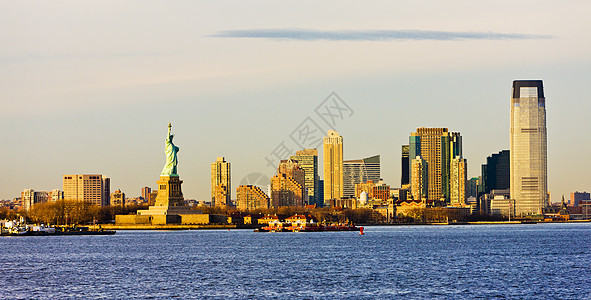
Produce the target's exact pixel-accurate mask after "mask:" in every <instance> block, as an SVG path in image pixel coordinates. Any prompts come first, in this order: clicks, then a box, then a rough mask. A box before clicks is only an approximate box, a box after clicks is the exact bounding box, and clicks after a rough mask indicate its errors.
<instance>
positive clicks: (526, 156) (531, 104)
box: [510, 80, 548, 216]
mask: <svg viewBox="0 0 591 300" xmlns="http://www.w3.org/2000/svg"><path fill="white" fill-rule="evenodd" d="M511 94H512V96H511V138H510V143H511V151H510V155H511V159H510V164H511V171H510V172H511V187H510V189H511V198H512V199H514V200H515V214H516V215H518V216H523V215H536V214H541V213H542V209H543V208H544V207H545V206H547V205H548V178H547V177H548V170H547V140H546V98H545V97H544V87H543V85H542V81H541V80H515V81H513V89H512V93H511Z"/></svg>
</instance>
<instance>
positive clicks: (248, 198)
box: [236, 185, 270, 211]
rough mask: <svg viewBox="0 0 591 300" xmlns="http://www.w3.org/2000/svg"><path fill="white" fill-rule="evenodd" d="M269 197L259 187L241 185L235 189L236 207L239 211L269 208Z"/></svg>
mask: <svg viewBox="0 0 591 300" xmlns="http://www.w3.org/2000/svg"><path fill="white" fill-rule="evenodd" d="M269 200H270V199H269V197H268V196H267V194H265V192H263V190H261V188H260V187H258V186H254V185H241V186H239V187H238V188H236V207H237V208H238V209H239V210H242V211H247V210H255V209H261V208H264V209H267V208H269Z"/></svg>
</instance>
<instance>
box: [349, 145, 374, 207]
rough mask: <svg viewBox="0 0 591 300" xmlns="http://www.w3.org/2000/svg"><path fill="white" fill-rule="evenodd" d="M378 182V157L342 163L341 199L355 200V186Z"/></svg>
mask: <svg viewBox="0 0 591 300" xmlns="http://www.w3.org/2000/svg"><path fill="white" fill-rule="evenodd" d="M379 180H380V156H379V155H375V156H372V157H367V158H363V159H355V160H346V161H343V198H356V197H357V196H358V195H356V193H355V185H356V184H358V183H364V182H368V181H373V182H378V181H379Z"/></svg>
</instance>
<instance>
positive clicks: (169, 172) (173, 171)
mask: <svg viewBox="0 0 591 300" xmlns="http://www.w3.org/2000/svg"><path fill="white" fill-rule="evenodd" d="M171 130H172V124H171V123H168V136H167V137H166V140H165V143H164V145H165V148H164V152H165V153H166V164H165V165H164V168H163V169H162V174H160V175H162V176H179V175H178V174H177V163H178V161H177V153H178V152H179V147H177V146H175V145H174V144H173V143H172V139H173V138H174V135H173V134H171Z"/></svg>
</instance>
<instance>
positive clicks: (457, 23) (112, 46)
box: [0, 0, 591, 202]
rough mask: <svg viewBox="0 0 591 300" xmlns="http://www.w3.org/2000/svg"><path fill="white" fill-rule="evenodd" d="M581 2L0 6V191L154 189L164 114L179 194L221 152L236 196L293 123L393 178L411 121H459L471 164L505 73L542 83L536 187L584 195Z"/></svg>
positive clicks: (485, 138)
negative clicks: (540, 173) (74, 183)
mask: <svg viewBox="0 0 591 300" xmlns="http://www.w3.org/2000/svg"><path fill="white" fill-rule="evenodd" d="M589 11H591V3H590V2H588V1H561V2H557V1H504V0H500V1H456V0H451V1H370V2H369V1H271V0H264V1H256V0H255V1H217V0H216V1H166V2H164V1H124V2H122V1H96V2H91V1H51V2H47V1H2V2H0V20H1V21H0V24H1V25H2V26H0V40H1V41H2V47H0V126H1V127H0V128H2V144H1V145H2V146H1V147H0V157H2V161H1V163H0V174H1V176H2V180H0V199H13V198H15V197H19V196H20V192H21V191H22V190H24V189H28V188H33V189H35V190H51V189H55V188H58V189H61V188H62V179H61V178H62V175H64V174H104V175H106V176H108V177H110V178H111V190H112V191H114V190H116V189H121V190H122V191H123V192H125V193H126V195H127V197H137V196H139V195H140V189H141V188H142V187H144V186H150V187H152V188H154V189H155V188H156V180H158V176H159V174H160V172H161V170H162V167H163V165H164V162H165V156H164V139H165V137H166V131H167V125H168V123H169V122H170V123H172V125H173V129H172V130H173V133H174V134H175V139H174V141H175V144H176V145H177V146H178V147H180V152H179V154H178V155H179V166H178V170H179V174H180V176H181V179H182V180H183V181H184V183H183V186H182V188H183V193H184V196H185V198H186V199H198V200H206V199H209V198H210V164H211V163H212V162H213V161H215V159H216V157H218V156H224V157H225V158H226V160H227V161H229V162H230V163H231V166H232V190H233V197H235V194H236V192H235V188H236V187H237V186H238V185H239V184H240V183H241V182H243V183H244V182H248V181H249V180H251V179H252V178H254V177H253V176H255V177H256V176H259V175H257V174H262V175H264V176H267V177H271V176H272V175H273V174H274V173H275V169H274V168H273V167H272V164H269V163H268V162H267V159H269V158H272V157H273V156H274V155H273V154H274V153H277V152H278V151H276V150H278V149H283V148H282V146H285V147H286V148H287V149H288V150H292V151H293V152H295V151H296V150H298V149H299V148H298V145H297V144H296V143H295V142H294V139H292V137H293V136H294V134H293V133H294V132H296V133H297V132H298V131H297V130H299V129H302V128H303V127H302V126H303V125H314V126H316V127H314V128H318V129H319V130H320V129H321V130H323V131H324V132H323V135H325V133H326V130H328V129H335V130H337V131H338V132H339V133H340V134H341V135H342V136H343V137H344V157H345V159H358V158H363V157H368V156H373V155H376V154H379V155H381V159H382V165H381V168H382V170H381V171H382V177H383V179H384V181H385V182H386V183H388V184H390V185H391V186H392V187H399V186H400V155H401V150H400V148H401V145H402V144H407V143H408V136H409V135H410V133H411V132H413V131H415V130H416V128H417V127H446V128H449V130H450V131H459V132H460V133H461V134H462V137H463V152H464V157H465V158H466V159H467V160H468V176H469V177H475V176H479V175H480V169H481V165H482V164H483V163H485V162H486V157H487V156H490V155H491V154H493V153H497V152H499V151H501V150H503V149H509V122H510V115H509V113H510V106H509V100H510V90H511V85H512V81H513V80H518V79H541V80H543V81H544V89H545V96H546V109H547V128H548V180H549V182H548V183H549V188H550V191H551V197H552V198H551V200H552V201H553V202H557V201H559V199H560V196H561V195H562V194H565V197H566V198H567V199H568V197H569V194H570V193H571V192H573V191H576V190H578V191H589V190H591V181H590V180H589V178H590V177H589V170H591V158H590V157H589V155H588V149H590V148H591V138H590V136H591V135H589V132H590V130H591V121H590V119H589V111H591V93H590V92H589V90H588V89H587V86H588V85H589V82H590V80H591V56H589V53H591V35H589V33H588V29H589V28H591V19H589V18H588V12H589ZM325 100H326V102H325ZM331 101H337V102H331ZM327 103H328V104H330V103H333V104H334V103H339V104H340V105H341V106H342V105H343V104H344V105H345V106H342V107H348V109H347V110H346V111H343V112H344V113H343V115H342V116H341V115H339V116H338V118H336V119H334V117H333V119H331V121H334V122H333V123H332V124H329V123H330V122H329V123H326V122H324V121H325V120H324V119H327V118H328V116H326V115H324V119H323V117H322V116H323V115H322V114H318V113H317V112H316V111H322V110H323V109H326V108H327V107H329V108H330V105H328V106H327ZM333 106H334V105H333ZM310 128H312V127H310ZM320 157H322V153H320ZM320 168H321V169H322V167H320ZM253 174H254V175H253ZM320 174H321V177H322V173H320ZM249 176H250V177H249ZM246 178H251V179H246Z"/></svg>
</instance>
